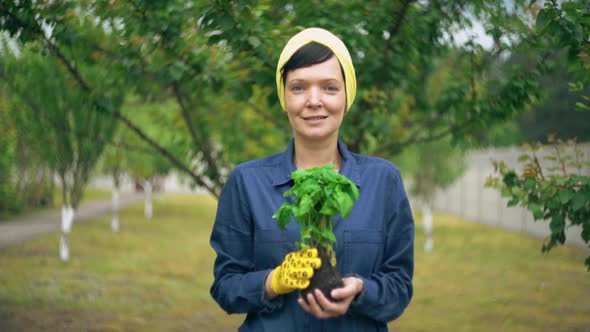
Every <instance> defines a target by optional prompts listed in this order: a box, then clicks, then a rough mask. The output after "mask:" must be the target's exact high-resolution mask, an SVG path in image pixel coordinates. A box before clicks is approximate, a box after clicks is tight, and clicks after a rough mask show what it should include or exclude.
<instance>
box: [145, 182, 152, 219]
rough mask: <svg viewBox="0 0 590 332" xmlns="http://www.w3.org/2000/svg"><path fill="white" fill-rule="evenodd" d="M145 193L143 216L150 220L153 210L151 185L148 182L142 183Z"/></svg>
mask: <svg viewBox="0 0 590 332" xmlns="http://www.w3.org/2000/svg"><path fill="white" fill-rule="evenodd" d="M143 189H144V192H145V204H144V210H143V212H144V215H145V217H146V218H148V219H152V216H153V214H154V213H153V208H152V184H151V183H150V182H149V181H145V182H144V186H143Z"/></svg>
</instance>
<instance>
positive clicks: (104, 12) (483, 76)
mask: <svg viewBox="0 0 590 332" xmlns="http://www.w3.org/2000/svg"><path fill="white" fill-rule="evenodd" d="M537 10H538V6H537V5H530V4H529V3H528V2H525V1H524V0H516V1H514V3H513V6H511V7H510V8H507V7H506V6H505V5H504V3H502V2H497V1H491V0H489V1H488V0H478V1H469V2H466V1H462V0H453V1H428V2H419V1H415V0H404V1H397V2H396V1H393V2H392V1H377V2H376V3H375V2H365V1H324V2H322V4H321V6H320V5H317V6H316V5H312V4H310V3H309V1H300V0H297V1H291V2H289V3H287V4H283V3H277V2H272V1H268V0H260V1H246V0H238V1H231V2H227V1H212V2H210V1H197V0H194V1H180V0H169V1H107V0H94V1H92V0H85V1H71V0H70V1H59V2H32V1H19V2H13V1H8V0H2V1H1V2H0V14H1V16H2V20H0V29H4V30H6V31H7V32H9V33H10V34H11V35H13V36H15V35H18V38H19V40H20V41H21V42H22V43H28V42H31V41H37V42H40V43H42V45H43V48H44V49H45V50H46V51H47V52H48V53H50V54H52V55H53V56H55V57H57V58H58V59H59V60H60V61H61V62H62V63H63V64H64V66H65V67H66V68H67V69H68V71H69V72H70V74H71V75H72V77H73V78H74V79H75V80H76V82H77V84H78V85H79V86H80V87H81V89H82V90H83V91H85V92H86V93H87V94H88V95H90V96H92V100H93V102H94V104H95V106H96V110H98V111H100V112H106V113H109V114H111V113H112V114H113V115H114V116H115V117H116V118H117V119H118V120H119V121H121V122H122V123H123V124H124V125H125V126H127V127H128V128H129V129H130V130H131V131H133V132H134V133H135V134H137V135H138V137H140V138H141V139H142V140H143V141H145V142H146V143H147V144H149V146H150V147H151V148H153V149H154V151H156V152H158V153H160V154H162V155H163V156H165V157H166V158H167V159H168V160H169V161H170V163H171V164H172V165H173V166H174V167H175V168H177V169H179V170H180V171H182V172H185V173H186V174H187V175H188V176H190V177H191V179H192V180H193V181H194V182H195V184H197V185H199V186H202V187H203V188H205V189H207V190H208V191H210V192H211V193H212V194H214V195H218V194H219V192H220V190H221V187H222V186H223V183H224V181H225V176H226V174H227V172H228V170H230V169H231V167H232V165H233V164H235V163H236V162H240V161H243V160H244V158H250V157H252V153H254V154H256V156H259V155H258V154H266V153H269V152H274V151H276V150H277V149H279V148H280V147H281V146H284V142H285V141H286V140H287V139H288V138H289V137H288V135H286V133H288V129H287V121H286V120H285V119H284V118H283V119H281V116H282V115H281V114H282V112H281V111H280V107H279V106H278V101H277V98H276V96H275V92H274V72H275V63H276V59H277V58H278V55H279V52H280V49H281V47H282V46H283V45H284V44H285V43H286V41H287V38H288V36H292V35H293V34H294V33H295V32H297V31H299V30H300V27H302V26H305V27H308V26H322V27H325V28H327V29H329V30H331V31H333V32H334V33H336V34H337V35H339V36H340V37H341V38H342V39H343V40H344V41H345V43H346V44H347V45H348V46H349V48H350V50H351V51H352V53H353V58H354V62H355V68H356V71H357V75H358V82H359V87H360V90H359V93H358V95H357V98H358V99H357V102H356V103H355V106H354V108H353V109H352V110H351V111H350V112H349V113H348V114H347V120H346V121H345V126H344V127H343V129H342V138H343V139H344V140H345V142H346V143H347V145H348V146H349V148H350V149H351V150H352V151H355V152H361V153H368V154H373V155H378V156H382V157H385V158H391V157H392V156H394V155H396V154H397V153H399V152H401V151H402V150H403V149H405V148H406V147H408V146H411V145H412V144H416V143H420V142H429V141H436V140H438V139H440V138H443V137H452V138H453V139H455V140H465V139H469V138H470V137H472V136H473V135H474V134H475V133H478V132H479V131H481V130H482V128H485V127H486V126H489V125H490V124H493V123H498V122H502V121H504V120H506V119H509V118H511V117H512V116H513V115H514V114H519V113H521V112H524V111H525V110H527V108H528V106H529V105H530V104H532V103H533V102H535V101H536V100H537V99H538V96H539V91H540V89H541V86H540V84H539V81H540V80H541V78H542V77H543V75H544V73H545V72H546V66H547V61H548V59H550V58H551V57H552V55H553V51H552V49H553V48H552V47H553V46H554V45H555V43H556V41H555V40H550V39H546V38H545V37H544V36H540V35H536V34H534V33H533V32H532V29H531V25H532V23H531V22H532V18H534V17H535V15H536V11H537ZM81 22H82V23H81ZM475 22H481V24H483V26H484V28H485V30H486V32H487V33H488V34H489V35H490V36H491V39H492V40H493V44H492V45H491V46H489V47H483V46H482V45H479V44H478V43H476V42H475V41H473V40H470V41H467V42H465V43H458V42H454V36H455V35H456V34H457V32H459V31H461V30H463V29H465V28H469V27H470V26H471V25H473V24H474V23H475ZM47 25H49V26H51V27H52V32H51V34H50V35H49V36H48V34H47V33H46V29H45V30H44V29H43V26H47ZM97 26H98V27H101V28H102V30H103V31H104V36H103V38H98V39H97V38H93V35H92V34H88V33H87V30H92V29H96V27H97ZM81 45H86V46H83V48H84V52H80V54H77V53H73V52H71V53H68V52H66V50H69V49H79V48H82V46H81ZM558 46H559V45H558ZM519 49H524V50H529V51H530V52H528V54H529V55H530V61H529V62H528V64H527V65H526V66H521V67H518V68H511V69H510V70H509V71H499V70H498V68H501V67H500V66H498V63H500V62H502V61H503V60H502V59H503V56H505V55H506V54H510V52H514V51H516V50H519ZM88 58H90V59H91V60H92V61H93V62H95V63H99V64H101V65H102V66H103V68H108V70H109V75H108V76H109V77H119V78H120V79H122V80H125V81H126V82H128V83H129V85H131V86H132V87H133V88H134V89H135V90H136V92H137V93H138V95H141V96H144V98H145V101H146V102H149V101H153V100H159V101H164V100H170V99H171V100H173V101H175V103H176V110H175V112H174V115H173V116H172V117H173V118H174V119H175V123H176V127H177V134H178V135H179V137H180V139H179V140H180V141H181V142H182V144H181V146H182V147H183V151H182V152H181V153H177V152H176V150H174V149H173V148H172V147H171V146H166V145H164V144H162V143H161V142H159V140H158V139H156V138H155V137H156V136H153V135H149V134H147V132H146V131H145V128H143V127H141V126H139V125H138V124H137V123H136V122H135V121H134V120H133V118H132V117H130V116H128V115H127V114H124V113H122V112H120V111H116V110H113V109H112V108H111V107H109V106H108V100H109V97H108V95H107V94H106V93H105V91H104V90H102V89H101V87H100V86H99V85H98V84H97V82H95V81H92V80H91V79H90V78H89V77H87V76H86V75H84V73H81V72H80V71H79V70H78V69H77V68H76V66H75V65H74V64H75V63H76V62H77V61H81V60H88ZM88 61H90V60H88ZM441 67H444V68H447V75H446V77H445V78H444V79H441V81H439V82H438V84H432V80H438V79H440V78H437V76H436V75H432V73H433V71H440V68H441ZM429 86H436V89H438V93H439V94H440V98H437V99H436V101H433V100H432V99H431V98H430V94H429V93H430V92H431V90H430V89H429V88H428V87H429ZM219 119H223V120H222V122H221V123H222V124H223V125H221V126H220V125H219ZM178 129H182V131H178ZM230 129H231V130H233V132H234V133H236V132H237V133H239V134H237V135H236V136H237V137H238V138H230V137H228V136H230V135H228V133H227V132H223V131H222V130H230ZM236 141H238V142H239V143H240V144H238V146H247V147H252V146H253V145H257V146H260V147H261V148H260V149H248V150H249V151H248V153H244V151H245V149H241V150H240V149H238V148H236V147H234V146H232V144H233V143H235V142H236ZM195 161H198V164H199V165H202V166H201V167H200V168H198V169H197V168H195V167H193V165H194V162H195Z"/></svg>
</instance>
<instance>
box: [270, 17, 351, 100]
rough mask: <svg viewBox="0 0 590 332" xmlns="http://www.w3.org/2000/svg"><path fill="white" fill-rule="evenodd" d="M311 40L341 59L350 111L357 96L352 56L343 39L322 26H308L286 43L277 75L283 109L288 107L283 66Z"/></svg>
mask: <svg viewBox="0 0 590 332" xmlns="http://www.w3.org/2000/svg"><path fill="white" fill-rule="evenodd" d="M310 42H316V43H320V44H322V45H324V46H326V47H327V48H329V49H330V50H331V51H332V52H333V53H334V55H336V57H337V58H338V61H340V65H341V66H342V69H343V70H344V80H345V81H346V111H348V110H349V109H350V107H351V106H352V102H353V101H354V97H355V96H356V76H355V73H354V66H353V65H352V59H351V58H350V54H349V53H348V50H347V49H346V46H345V45H344V43H343V42H342V40H340V39H339V38H338V37H336V36H335V35H334V34H332V33H331V32H329V31H328V30H324V29H321V28H308V29H305V30H303V31H301V32H299V33H298V34H296V35H295V36H293V37H291V39H290V40H289V41H288V42H287V45H285V48H284V49H283V52H281V56H280V57H279V63H278V65H277V75H276V79H277V91H278V93H279V100H280V101H281V107H283V110H286V109H287V108H286V106H285V86H284V84H283V80H282V79H281V68H283V66H284V65H285V63H287V61H289V59H290V58H291V56H293V54H294V53H295V52H297V50H298V49H299V48H301V47H302V46H304V45H306V44H308V43H310Z"/></svg>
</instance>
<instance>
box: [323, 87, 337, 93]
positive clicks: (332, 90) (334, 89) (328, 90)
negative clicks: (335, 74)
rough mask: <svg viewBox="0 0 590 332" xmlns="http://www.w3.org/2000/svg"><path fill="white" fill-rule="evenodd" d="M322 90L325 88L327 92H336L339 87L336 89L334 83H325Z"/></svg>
mask: <svg viewBox="0 0 590 332" xmlns="http://www.w3.org/2000/svg"><path fill="white" fill-rule="evenodd" d="M324 90H326V91H327V92H328V93H337V92H338V91H340V89H338V87H337V86H335V85H327V86H325V87H324Z"/></svg>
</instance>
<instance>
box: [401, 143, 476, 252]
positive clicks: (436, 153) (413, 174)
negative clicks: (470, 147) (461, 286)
mask: <svg viewBox="0 0 590 332" xmlns="http://www.w3.org/2000/svg"><path fill="white" fill-rule="evenodd" d="M396 163H397V164H398V165H399V167H400V168H401V169H402V171H403V172H404V174H405V176H409V177H410V178H411V181H409V185H410V188H409V192H410V195H411V196H412V197H413V198H415V200H414V202H416V203H418V204H419V206H420V210H421V212H422V225H423V227H424V233H425V235H426V242H425V243H424V249H425V251H427V252H429V251H431V250H432V249H433V246H434V240H433V238H432V235H433V234H432V233H433V228H434V225H433V216H432V210H431V206H432V204H433V199H434V196H435V194H436V192H437V191H438V190H443V189H445V188H446V187H447V186H449V185H451V184H452V183H453V182H454V181H455V180H457V179H458V178H459V177H460V176H461V175H462V174H463V173H464V172H465V169H466V162H465V150H464V149H462V148H461V147H460V146H455V145H453V144H451V142H449V140H448V139H446V140H440V141H436V142H429V143H422V144H416V145H414V146H412V147H410V148H408V149H406V150H405V151H404V152H403V153H401V154H400V155H399V157H396Z"/></svg>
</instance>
